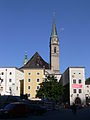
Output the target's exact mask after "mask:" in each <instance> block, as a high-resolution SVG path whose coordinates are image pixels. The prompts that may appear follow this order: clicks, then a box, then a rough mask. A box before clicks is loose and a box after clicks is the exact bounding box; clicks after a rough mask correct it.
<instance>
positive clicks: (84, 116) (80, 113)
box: [7, 108, 90, 120]
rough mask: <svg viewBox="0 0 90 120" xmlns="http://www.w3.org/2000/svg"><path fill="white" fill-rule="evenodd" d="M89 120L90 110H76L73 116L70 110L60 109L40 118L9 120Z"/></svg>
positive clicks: (14, 119) (15, 119)
mask: <svg viewBox="0 0 90 120" xmlns="http://www.w3.org/2000/svg"><path fill="white" fill-rule="evenodd" d="M60 119H63V120H67V119H69V120H71V119H73V120H89V119H90V108H84V109H79V110H77V113H76V114H73V112H72V110H71V109H61V110H54V111H48V112H47V113H45V114H44V115H42V116H31V115H30V116H29V117H27V118H13V119H11V120H60ZM7 120H10V119H7Z"/></svg>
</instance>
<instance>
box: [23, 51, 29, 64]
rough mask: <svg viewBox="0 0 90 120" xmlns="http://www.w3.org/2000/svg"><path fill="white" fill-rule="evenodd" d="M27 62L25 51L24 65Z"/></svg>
mask: <svg viewBox="0 0 90 120" xmlns="http://www.w3.org/2000/svg"><path fill="white" fill-rule="evenodd" d="M27 62H28V58H27V52H25V59H24V65H25V64H26V63H27Z"/></svg>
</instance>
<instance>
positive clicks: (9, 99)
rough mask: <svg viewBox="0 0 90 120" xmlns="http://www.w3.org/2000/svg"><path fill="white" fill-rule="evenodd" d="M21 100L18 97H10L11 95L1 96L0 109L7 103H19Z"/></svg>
mask: <svg viewBox="0 0 90 120" xmlns="http://www.w3.org/2000/svg"><path fill="white" fill-rule="evenodd" d="M21 101H22V99H21V98H20V97H19V96H12V95H3V96H0V109H1V108H2V109H3V108H4V107H5V106H6V105H8V104H9V103H13V102H21Z"/></svg>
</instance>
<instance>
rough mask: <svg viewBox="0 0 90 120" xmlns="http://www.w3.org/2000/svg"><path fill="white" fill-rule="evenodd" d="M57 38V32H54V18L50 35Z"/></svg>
mask: <svg viewBox="0 0 90 120" xmlns="http://www.w3.org/2000/svg"><path fill="white" fill-rule="evenodd" d="M54 36H57V30H56V25H55V18H54V20H53V28H52V33H51V37H54Z"/></svg>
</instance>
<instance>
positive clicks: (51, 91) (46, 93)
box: [36, 75, 63, 102]
mask: <svg viewBox="0 0 90 120" xmlns="http://www.w3.org/2000/svg"><path fill="white" fill-rule="evenodd" d="M62 95H63V86H62V85H61V84H60V82H58V81H57V78H56V77H55V76H53V75H48V76H46V77H45V79H44V81H43V82H42V83H40V89H39V90H37V94H36V97H39V98H41V99H43V98H47V99H49V100H53V101H55V102H58V101H59V99H60V98H61V97H62Z"/></svg>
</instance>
